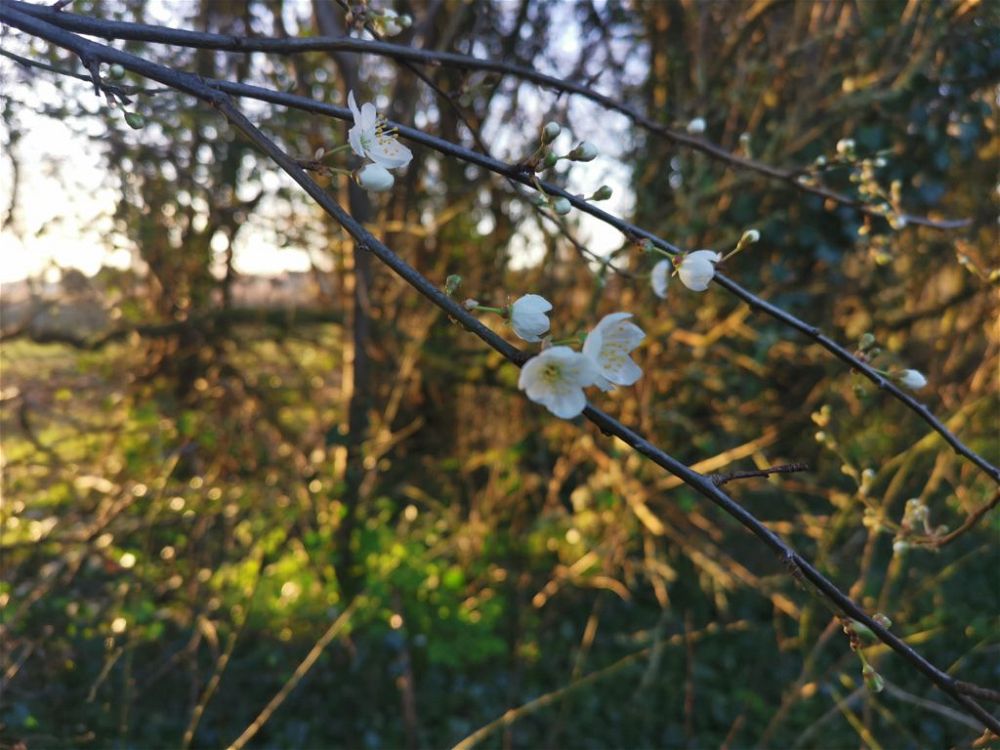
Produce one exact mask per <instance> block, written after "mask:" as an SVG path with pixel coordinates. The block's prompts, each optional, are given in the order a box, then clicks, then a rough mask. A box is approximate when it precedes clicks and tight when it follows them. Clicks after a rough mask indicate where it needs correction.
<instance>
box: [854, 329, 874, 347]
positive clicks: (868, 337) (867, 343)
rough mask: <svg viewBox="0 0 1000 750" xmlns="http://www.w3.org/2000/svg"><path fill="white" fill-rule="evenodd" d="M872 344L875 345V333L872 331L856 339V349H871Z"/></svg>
mask: <svg viewBox="0 0 1000 750" xmlns="http://www.w3.org/2000/svg"><path fill="white" fill-rule="evenodd" d="M873 346H875V335H874V334H872V333H865V334H863V335H862V336H861V338H860V339H859V340H858V349H861V350H862V351H864V350H865V349H871V348H872V347H873Z"/></svg>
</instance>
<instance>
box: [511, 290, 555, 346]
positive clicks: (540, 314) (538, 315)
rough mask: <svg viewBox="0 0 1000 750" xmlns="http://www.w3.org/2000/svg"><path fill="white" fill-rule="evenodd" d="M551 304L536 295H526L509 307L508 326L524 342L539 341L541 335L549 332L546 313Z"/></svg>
mask: <svg viewBox="0 0 1000 750" xmlns="http://www.w3.org/2000/svg"><path fill="white" fill-rule="evenodd" d="M551 309H552V303H551V302H549V301H548V300H547V299H545V297H540V296H539V295H537V294H526V295H524V296H523V297H521V298H520V299H518V300H516V301H515V302H514V304H513V305H511V306H510V325H511V327H512V328H513V329H514V333H516V334H517V335H518V336H520V337H521V338H522V339H524V340H525V341H532V342H534V341H541V340H542V338H541V336H542V334H543V333H545V332H546V331H548V330H549V318H548V315H547V314H546V313H548V311H549V310H551Z"/></svg>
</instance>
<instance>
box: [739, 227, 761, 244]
mask: <svg viewBox="0 0 1000 750" xmlns="http://www.w3.org/2000/svg"><path fill="white" fill-rule="evenodd" d="M759 241H760V232H758V231H757V230H756V229H748V230H747V231H745V232H744V233H743V236H742V237H740V245H751V244H753V243H754V242H759Z"/></svg>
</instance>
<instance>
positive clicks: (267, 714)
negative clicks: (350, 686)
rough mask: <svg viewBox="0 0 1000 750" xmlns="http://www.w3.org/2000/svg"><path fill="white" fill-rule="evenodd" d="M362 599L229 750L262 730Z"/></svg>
mask: <svg viewBox="0 0 1000 750" xmlns="http://www.w3.org/2000/svg"><path fill="white" fill-rule="evenodd" d="M359 601H360V599H358V598H355V599H354V601H352V602H351V603H350V604H349V605H348V607H347V609H345V610H344V611H343V612H341V613H340V616H339V617H337V619H336V620H334V621H333V623H331V625H330V627H329V628H327V629H326V632H325V633H323V635H321V636H320V638H319V640H318V641H316V643H314V644H313V647H312V648H311V649H309V653H308V654H306V658H305V659H303V660H302V662H301V663H300V664H299V666H297V667H296V668H295V671H294V672H292V676H291V677H289V678H288V680H287V681H286V682H285V684H284V685H282V686H281V690H279V691H278V692H277V693H275V695H274V697H273V698H271V700H270V701H268V703H267V705H266V706H264V708H263V709H262V710H261V712H260V713H259V714H258V715H257V718H256V719H254V720H253V721H252V722H250V726H248V727H247V728H246V729H244V730H243V732H242V733H241V734H240V736H239V737H237V738H236V739H235V740H233V741H232V743H231V744H230V745H229V747H228V750H240V748H242V747H243V746H244V745H246V744H247V743H248V742H249V741H250V740H252V739H253V738H254V736H256V734H257V732H259V731H260V730H261V727H263V726H264V725H265V724H266V723H267V721H268V720H269V719H270V718H271V715H272V714H273V713H274V712H275V711H277V710H278V708H279V707H280V706H281V704H282V703H284V702H285V699H286V698H287V697H288V694H289V693H291V692H292V691H293V690H294V689H295V687H296V686H297V685H298V684H299V683H300V682H301V681H302V678H303V677H305V676H306V675H307V674H308V673H309V670H310V669H312V668H313V665H314V664H315V663H316V661H317V659H319V657H320V656H321V655H322V653H323V651H324V650H325V649H326V647H327V646H329V645H330V642H331V641H333V639H334V638H336V637H337V636H338V635H340V633H341V631H342V630H343V629H344V628H345V627H346V626H347V624H348V623H349V622H350V620H351V617H352V616H353V615H354V610H355V609H357V606H358V602H359Z"/></svg>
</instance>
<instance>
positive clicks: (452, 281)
mask: <svg viewBox="0 0 1000 750" xmlns="http://www.w3.org/2000/svg"><path fill="white" fill-rule="evenodd" d="M461 285H462V277H461V276H459V275H458V274H457V273H453V274H451V275H450V276H449V277H448V278H447V279H445V280H444V293H445V294H447V295H448V296H449V297H450V296H451V295H453V294H454V293H455V292H457V291H458V288H459V287H460V286H461Z"/></svg>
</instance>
